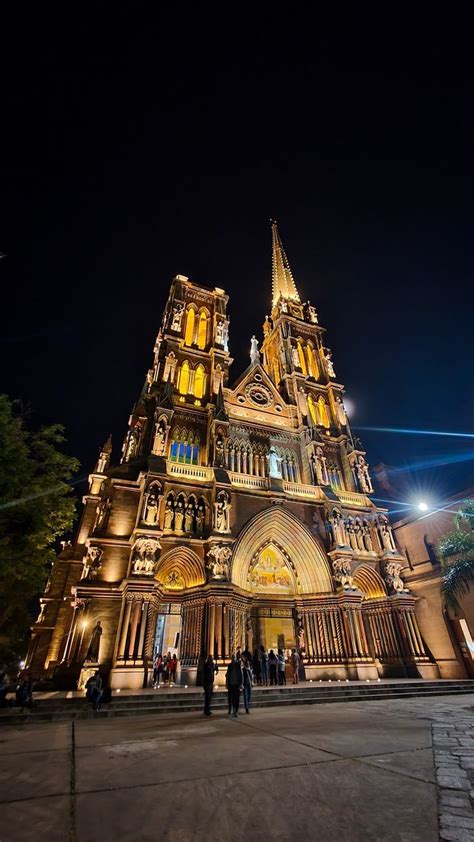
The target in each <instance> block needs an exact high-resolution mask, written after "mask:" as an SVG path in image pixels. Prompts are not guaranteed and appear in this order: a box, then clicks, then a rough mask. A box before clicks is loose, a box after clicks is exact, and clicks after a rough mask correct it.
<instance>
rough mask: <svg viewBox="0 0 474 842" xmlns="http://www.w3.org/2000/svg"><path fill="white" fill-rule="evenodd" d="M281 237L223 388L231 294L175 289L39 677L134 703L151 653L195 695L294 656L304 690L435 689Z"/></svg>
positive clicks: (51, 600)
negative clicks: (259, 336)
mask: <svg viewBox="0 0 474 842" xmlns="http://www.w3.org/2000/svg"><path fill="white" fill-rule="evenodd" d="M272 238H273V267H272V269H273V271H272V276H273V278H272V280H273V283H272V310H271V315H269V316H267V317H266V318H265V322H264V324H263V342H262V344H261V349H260V350H259V347H258V345H259V343H258V341H257V340H256V338H255V337H252V339H251V350H250V365H249V366H248V368H247V369H246V370H245V371H244V372H243V373H242V374H241V375H240V376H239V377H238V379H237V380H236V381H235V382H234V383H233V384H231V382H230V381H229V367H230V365H231V362H232V360H231V357H230V354H229V349H228V342H229V318H228V315H227V302H228V296H227V295H226V293H225V292H224V290H223V289H220V288H217V287H216V288H214V289H208V288H206V287H203V286H200V285H199V284H196V283H194V282H192V281H191V280H189V279H188V278H186V277H183V276H181V275H177V276H176V277H175V278H174V279H173V281H172V283H171V289H170V294H169V298H168V302H167V305H166V308H165V312H164V316H163V321H162V324H161V327H160V329H159V332H158V336H157V339H156V343H155V348H154V360H153V367H152V368H151V369H150V370H149V371H148V374H147V377H146V383H145V386H144V389H143V391H142V394H141V396H140V398H139V400H138V402H137V403H136V405H135V406H134V409H133V411H132V414H131V415H130V418H129V423H128V431H127V434H126V436H125V441H124V444H123V449H122V458H121V461H120V464H117V465H113V464H112V463H111V461H110V454H111V445H110V442H108V443H107V444H106V445H105V446H104V448H103V449H102V451H101V453H100V456H99V459H98V462H97V465H96V468H95V471H94V473H93V474H91V476H90V480H89V492H88V494H87V495H86V496H85V498H84V510H83V513H82V518H81V523H80V526H79V529H78V533H77V536H76V540H75V542H74V544H72V545H68V546H65V548H64V550H63V552H62V553H61V554H60V555H59V557H58V560H57V562H56V564H55V568H54V571H53V574H52V577H51V580H50V582H49V583H48V586H47V589H46V591H45V594H44V596H43V598H42V603H41V604H42V609H41V614H40V617H39V618H38V621H37V623H36V624H35V626H34V628H33V636H32V643H31V648H30V653H29V663H30V665H31V666H32V667H33V670H34V672H36V673H41V672H44V673H47V674H52V673H53V672H54V670H55V669H56V668H57V667H58V666H59V667H60V668H61V669H60V671H61V670H62V671H63V672H65V671H69V672H70V673H71V674H77V675H78V674H79V672H80V670H81V668H82V667H83V665H84V664H85V666H87V665H88V664H89V665H93V662H96V661H97V662H99V663H100V664H101V665H102V666H103V668H104V670H110V673H111V683H112V687H121V688H124V687H137V688H138V687H141V686H143V682H144V675H145V673H146V668H147V665H150V664H151V659H152V658H153V656H154V654H155V652H157V651H161V650H162V651H170V652H172V653H176V654H177V655H178V656H179V659H180V665H181V676H182V681H188V682H189V683H191V682H192V681H193V680H195V677H196V669H197V663H198V658H199V656H200V654H201V653H202V652H212V654H213V655H214V657H215V658H216V659H217V661H218V662H219V661H221V660H223V659H228V658H229V655H230V654H231V652H234V651H235V650H236V649H237V647H238V646H240V647H242V648H244V647H246V646H247V647H249V648H250V649H251V650H253V649H254V648H255V647H256V646H259V645H260V644H264V645H265V646H266V647H267V649H270V648H273V649H276V648H277V647H280V646H281V647H282V648H284V649H289V648H292V647H295V646H296V647H298V649H299V650H300V652H301V653H302V656H303V661H304V668H305V675H306V678H312V679H317V678H335V679H337V678H341V679H343V678H362V679H365V678H377V677H378V676H391V675H398V676H407V675H409V676H417V675H421V676H423V677H436V676H437V675H438V668H437V665H436V663H435V662H434V661H433V658H432V657H430V656H429V655H428V654H427V652H426V650H425V646H424V642H423V639H422V636H421V634H420V630H419V627H418V624H417V619H416V616H415V599H414V597H413V595H412V594H411V593H410V592H409V591H408V589H407V588H406V587H405V584H404V582H403V581H402V579H401V577H400V571H401V569H402V567H403V566H404V565H405V564H406V561H405V559H404V557H403V556H402V555H401V554H400V552H399V550H398V549H397V547H396V545H395V542H394V539H393V535H392V530H391V526H390V523H389V521H388V518H387V517H386V514H385V512H384V510H383V509H380V508H377V506H375V505H374V503H373V502H372V501H371V498H370V494H371V492H372V484H371V479H370V475H369V470H368V466H367V463H366V461H365V453H364V451H363V450H362V447H361V444H360V442H359V441H358V440H357V439H356V438H355V437H354V436H352V434H351V431H350V428H349V423H348V420H347V417H346V414H345V409H344V402H343V394H344V389H343V386H342V385H341V384H340V383H339V382H338V379H337V377H336V372H335V370H334V364H333V361H332V355H331V351H330V349H329V348H327V347H326V346H325V341H326V340H325V330H324V328H322V327H321V326H320V324H319V321H318V316H317V313H316V310H315V308H314V306H312V305H311V304H310V303H309V302H304V303H303V302H301V300H300V297H299V294H298V291H297V287H296V284H295V281H294V279H293V275H292V273H291V269H290V266H289V263H288V260H287V257H286V255H285V252H284V250H283V246H282V243H281V240H280V237H279V234H278V230H277V227H276V224H273V226H272ZM71 594H72V597H71ZM98 623H100V626H99V627H98ZM94 635H95V637H94ZM97 638H98V639H97ZM94 641H95V642H94ZM97 651H98V656H97ZM220 674H222V671H221V673H220Z"/></svg>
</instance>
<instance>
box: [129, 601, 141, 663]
mask: <svg viewBox="0 0 474 842" xmlns="http://www.w3.org/2000/svg"><path fill="white" fill-rule="evenodd" d="M140 609H141V600H137V601H136V602H135V604H134V606H133V612H132V625H131V631H130V643H129V646H128V657H129V658H133V657H134V652H135V640H136V637H137V627H138V620H139V613H140Z"/></svg>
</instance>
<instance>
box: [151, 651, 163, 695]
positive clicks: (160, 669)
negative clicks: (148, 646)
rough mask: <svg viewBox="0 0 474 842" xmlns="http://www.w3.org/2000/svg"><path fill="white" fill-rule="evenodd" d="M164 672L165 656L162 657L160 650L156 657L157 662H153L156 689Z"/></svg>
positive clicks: (154, 686)
mask: <svg viewBox="0 0 474 842" xmlns="http://www.w3.org/2000/svg"><path fill="white" fill-rule="evenodd" d="M162 672H163V658H162V657H161V652H159V653H158V654H157V656H156V658H155V663H154V664H153V689H154V690H156V688H157V687H159V686H160V675H161V673H162Z"/></svg>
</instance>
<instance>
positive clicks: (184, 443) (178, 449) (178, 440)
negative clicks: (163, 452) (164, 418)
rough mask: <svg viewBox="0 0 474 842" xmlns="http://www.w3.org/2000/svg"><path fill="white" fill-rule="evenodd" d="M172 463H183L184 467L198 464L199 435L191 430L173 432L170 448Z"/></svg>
mask: <svg viewBox="0 0 474 842" xmlns="http://www.w3.org/2000/svg"><path fill="white" fill-rule="evenodd" d="M170 459H171V461H172V462H184V463H185V464H186V465H198V464H199V435H198V433H193V431H192V430H186V429H183V430H180V429H179V428H178V429H176V430H174V432H173V437H172V441H171V448H170Z"/></svg>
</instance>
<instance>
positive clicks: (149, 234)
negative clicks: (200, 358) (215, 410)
mask: <svg viewBox="0 0 474 842" xmlns="http://www.w3.org/2000/svg"><path fill="white" fill-rule="evenodd" d="M66 6H67V8H66ZM160 8H161V11H158V6H157V4H156V3H149V4H148V3H138V2H136V3H131V2H130V3H121V2H118V3H113V4H112V3H110V4H109V3H95V4H90V5H88V4H87V3H85V4H63V8H62V9H59V10H56V11H55V13H54V17H53V14H52V12H51V11H49V12H45V11H44V8H42V9H41V10H40V12H41V16H38V17H37V18H36V19H35V18H34V17H33V12H31V13H29V12H28V10H27V9H22V10H21V11H22V13H23V19H22V20H16V21H13V20H12V21H10V22H7V21H5V22H4V24H5V25H4V26H2V35H1V39H2V44H1V52H2V64H3V65H4V66H3V72H2V78H3V80H4V84H3V91H2V100H1V102H2V131H1V135H2V137H1V143H2V146H3V155H2V156H1V191H0V192H1V198H0V203H1V220H0V221H1V226H0V251H1V252H3V253H4V254H5V255H6V256H5V257H4V258H3V259H1V260H0V279H1V281H2V288H3V293H2V303H3V307H2V310H3V319H2V330H1V337H0V338H1V342H2V346H3V353H2V354H1V357H0V358H1V379H0V389H1V391H4V392H7V393H8V394H9V395H10V396H11V397H12V398H16V397H21V398H22V400H23V401H24V402H25V403H27V404H30V405H31V409H32V419H31V421H32V423H33V424H40V423H50V422H61V423H63V424H64V425H65V427H66V430H67V437H68V450H69V451H70V452H71V453H72V454H74V455H76V456H78V457H79V459H80V460H81V463H82V466H83V468H82V473H83V474H86V473H87V472H88V471H89V470H90V469H91V468H92V467H93V464H94V461H95V458H96V454H97V451H98V447H99V446H100V445H101V444H102V442H103V441H104V439H105V438H106V437H107V435H108V433H109V432H110V431H112V433H113V435H114V443H115V449H114V458H115V459H118V458H119V455H120V448H121V442H122V437H123V435H124V433H125V430H126V424H127V419H128V415H129V412H130V409H131V406H132V404H133V402H134V400H135V399H136V397H137V396H138V394H139V391H140V389H141V386H142V383H143V380H144V377H145V374H146V371H147V368H148V367H149V366H150V364H151V361H152V350H153V342H154V338H155V335H156V333H157V331H158V328H159V325H160V320H161V315H162V311H163V307H164V304H165V301H166V297H167V292H168V287H169V282H170V279H171V277H172V276H173V275H175V274H177V273H180V274H184V275H188V276H189V277H190V278H191V279H193V280H195V281H196V282H198V283H203V284H205V285H209V286H221V287H224V288H225V290H226V291H227V292H228V293H229V294H230V305H229V311H230V317H231V327H230V350H231V353H232V355H233V356H234V358H235V362H234V365H233V368H232V373H233V377H234V379H236V378H237V376H238V374H239V372H240V371H241V370H242V368H244V367H245V366H246V365H247V364H248V348H249V339H250V336H251V335H252V333H254V332H255V333H256V334H257V335H258V336H261V325H262V322H263V319H264V316H265V313H267V312H269V309H270V293H271V236H270V226H269V221H268V220H269V218H270V217H274V218H276V219H277V220H278V222H279V228H280V233H281V236H282V239H283V242H284V245H285V248H286V251H287V254H288V257H289V260H290V264H291V266H292V269H293V274H294V277H295V280H296V283H297V286H298V289H299V291H300V294H301V296H302V298H303V299H304V300H306V299H308V298H309V299H311V301H312V302H313V303H314V304H315V305H316V307H317V310H318V312H319V318H320V322H321V323H322V324H323V325H324V326H326V327H327V328H328V344H329V345H330V347H331V348H332V349H333V358H334V363H335V368H336V372H337V375H338V379H339V380H340V381H342V382H344V383H345V384H346V388H347V395H348V396H350V398H351V399H352V401H353V402H354V404H355V407H356V412H355V415H354V417H353V419H352V423H353V425H354V426H356V425H360V426H367V425H371V426H383V427H388V426H389V427H407V428H420V429H431V430H447V431H453V430H454V431H464V432H473V425H472V416H473V408H474V396H473V388H472V371H473V342H472V335H473V330H474V327H473V320H472V302H471V301H470V298H472V289H473V285H472V275H473V269H474V260H473V236H472V220H473V199H472V197H473V194H474V189H473V188H474V164H473V149H474V124H473V107H472V90H473V84H472V83H473V67H472V63H471V59H470V55H471V46H470V44H469V41H468V40H467V39H468V35H469V32H468V31H467V29H466V42H465V43H464V42H463V37H462V32H463V29H464V26H463V24H462V21H457V23H456V26H453V28H452V31H450V28H449V26H447V25H446V21H443V20H440V21H438V22H435V23H433V21H431V22H429V21H426V20H424V21H420V23H419V25H418V24H417V22H416V21H414V20H410V26H409V27H408V26H405V25H404V22H403V21H400V22H399V24H398V26H396V25H395V24H394V23H393V22H390V25H388V24H387V21H385V22H384V21H382V20H379V21H374V20H372V21H370V22H369V23H367V24H366V23H365V22H364V21H362V20H361V19H359V20H358V21H357V22H354V25H351V22H349V21H346V22H345V26H344V27H342V26H341V25H340V23H338V24H337V25H333V26H330V25H329V24H328V23H326V22H324V21H323V20H322V19H317V18H314V19H313V18H311V17H309V16H308V13H307V12H302V11H301V9H302V8H303V7H299V6H296V7H295V9H296V11H291V7H290V5H289V4H288V5H287V7H285V8H286V11H285V12H284V13H283V12H281V13H279V12H278V10H277V7H276V6H275V5H268V6H265V5H262V6H259V7H258V10H257V7H255V8H253V7H251V6H248V7H246V6H244V5H238V6H237V5H235V6H225V5H224V4H222V5H221V6H219V7H216V8H215V9H214V11H213V12H211V7H210V6H206V7H198V6H197V5H195V6H194V11H192V12H190V11H189V8H188V6H186V5H184V4H175V5H173V6H171V5H168V6H167V5H166V4H165V5H162V6H161V7H160ZM206 9H207V11H206ZM298 10H299V11H298ZM224 12H225V14H226V17H225V18H224ZM36 14H38V12H36ZM48 15H50V17H49V18H48ZM466 27H467V24H466ZM360 435H361V437H362V439H363V441H364V444H365V445H366V447H367V450H368V459H369V461H370V462H371V463H372V464H374V463H375V462H377V461H378V460H379V459H383V461H384V462H386V463H388V464H391V465H400V466H402V467H406V466H409V465H414V466H417V467H415V469H414V470H413V471H412V475H411V479H412V484H413V489H415V490H416V493H418V491H420V492H423V493H425V492H427V493H429V494H430V495H431V496H432V497H433V499H439V498H441V497H442V496H443V495H445V494H447V493H451V492H454V493H455V492H457V491H460V490H462V489H463V488H465V487H467V486H468V485H469V484H470V483H472V482H473V480H474V475H473V467H474V461H472V460H470V459H469V458H468V457H469V455H470V453H471V452H472V440H471V442H469V439H456V438H452V439H449V438H448V439H438V438H436V439H432V438H428V437H426V438H425V437H424V438H419V437H413V436H397V435H393V434H380V433H368V432H365V433H361V434H360ZM456 456H459V457H460V458H461V460H462V461H459V462H456V463H455V467H454V468H453V467H449V466H448V467H446V466H443V465H442V464H436V463H441V462H445V461H446V460H449V459H450V458H451V457H456ZM425 461H429V462H433V461H434V463H435V464H431V466H430V467H429V468H428V470H422V467H423V463H424V462H425ZM80 490H82V489H80Z"/></svg>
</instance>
